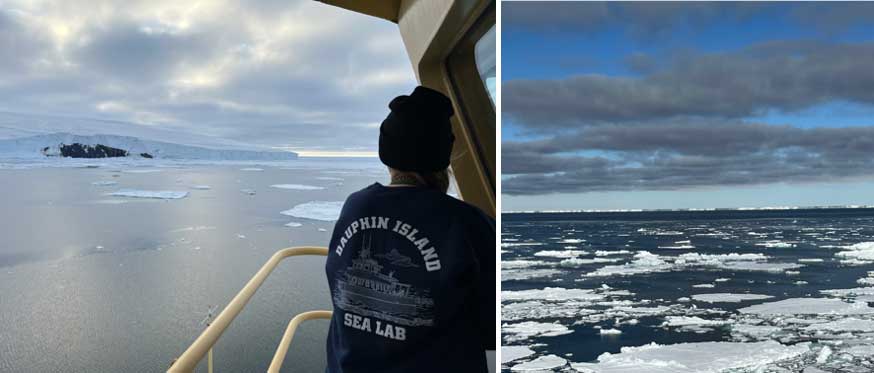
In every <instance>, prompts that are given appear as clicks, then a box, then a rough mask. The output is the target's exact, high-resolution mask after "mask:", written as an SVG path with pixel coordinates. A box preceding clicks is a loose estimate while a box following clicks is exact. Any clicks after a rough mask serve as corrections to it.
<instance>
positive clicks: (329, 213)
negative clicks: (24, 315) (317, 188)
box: [280, 201, 343, 221]
mask: <svg viewBox="0 0 874 373" xmlns="http://www.w3.org/2000/svg"><path fill="white" fill-rule="evenodd" d="M342 208H343V201H330V202H326V201H312V202H306V203H302V204H299V205H297V206H294V207H292V208H291V209H288V210H285V211H282V212H280V214H282V215H287V216H293V217H296V218H304V219H312V220H321V221H336V220H337V218H339V217H340V210H341V209H342Z"/></svg>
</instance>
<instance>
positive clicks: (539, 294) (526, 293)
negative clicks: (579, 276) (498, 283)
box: [501, 288, 604, 301]
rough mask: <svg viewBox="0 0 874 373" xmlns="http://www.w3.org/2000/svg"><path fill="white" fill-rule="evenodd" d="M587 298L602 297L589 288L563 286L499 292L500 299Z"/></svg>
mask: <svg viewBox="0 0 874 373" xmlns="http://www.w3.org/2000/svg"><path fill="white" fill-rule="evenodd" d="M574 299H575V300H588V301H596V300H602V299H604V296H603V295H601V294H596V293H595V292H594V291H592V290H589V289H565V288H544V289H534V290H520V291H510V290H505V291H502V292H501V301H521V300H544V301H567V300H574Z"/></svg>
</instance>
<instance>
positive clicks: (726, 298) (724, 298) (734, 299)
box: [692, 293, 773, 303]
mask: <svg viewBox="0 0 874 373" xmlns="http://www.w3.org/2000/svg"><path fill="white" fill-rule="evenodd" d="M770 298H773V297H772V296H770V295H764V294H732V293H710V294H695V295H692V299H694V300H697V301H699V302H707V303H738V302H743V301H748V300H762V299H770Z"/></svg>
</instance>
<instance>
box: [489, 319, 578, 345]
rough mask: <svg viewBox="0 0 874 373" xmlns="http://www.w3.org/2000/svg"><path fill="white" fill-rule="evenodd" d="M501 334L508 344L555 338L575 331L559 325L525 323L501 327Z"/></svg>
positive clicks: (535, 322) (534, 322)
mask: <svg viewBox="0 0 874 373" xmlns="http://www.w3.org/2000/svg"><path fill="white" fill-rule="evenodd" d="M501 333H503V334H505V337H504V339H505V340H506V341H508V342H514V341H522V340H526V339H528V338H532V337H555V336H559V335H565V334H570V333H573V330H570V329H568V327H566V326H564V325H562V324H559V323H548V322H537V321H525V322H520V323H516V324H504V325H501Z"/></svg>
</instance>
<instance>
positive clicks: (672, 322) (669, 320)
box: [662, 316, 729, 326]
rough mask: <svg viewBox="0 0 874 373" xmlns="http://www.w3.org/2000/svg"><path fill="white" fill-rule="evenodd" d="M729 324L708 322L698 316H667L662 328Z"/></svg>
mask: <svg viewBox="0 0 874 373" xmlns="http://www.w3.org/2000/svg"><path fill="white" fill-rule="evenodd" d="M728 323H729V321H726V320H707V319H702V318H700V317H697V316H667V317H665V322H663V323H662V326H689V325H695V326H720V325H725V324H728Z"/></svg>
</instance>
